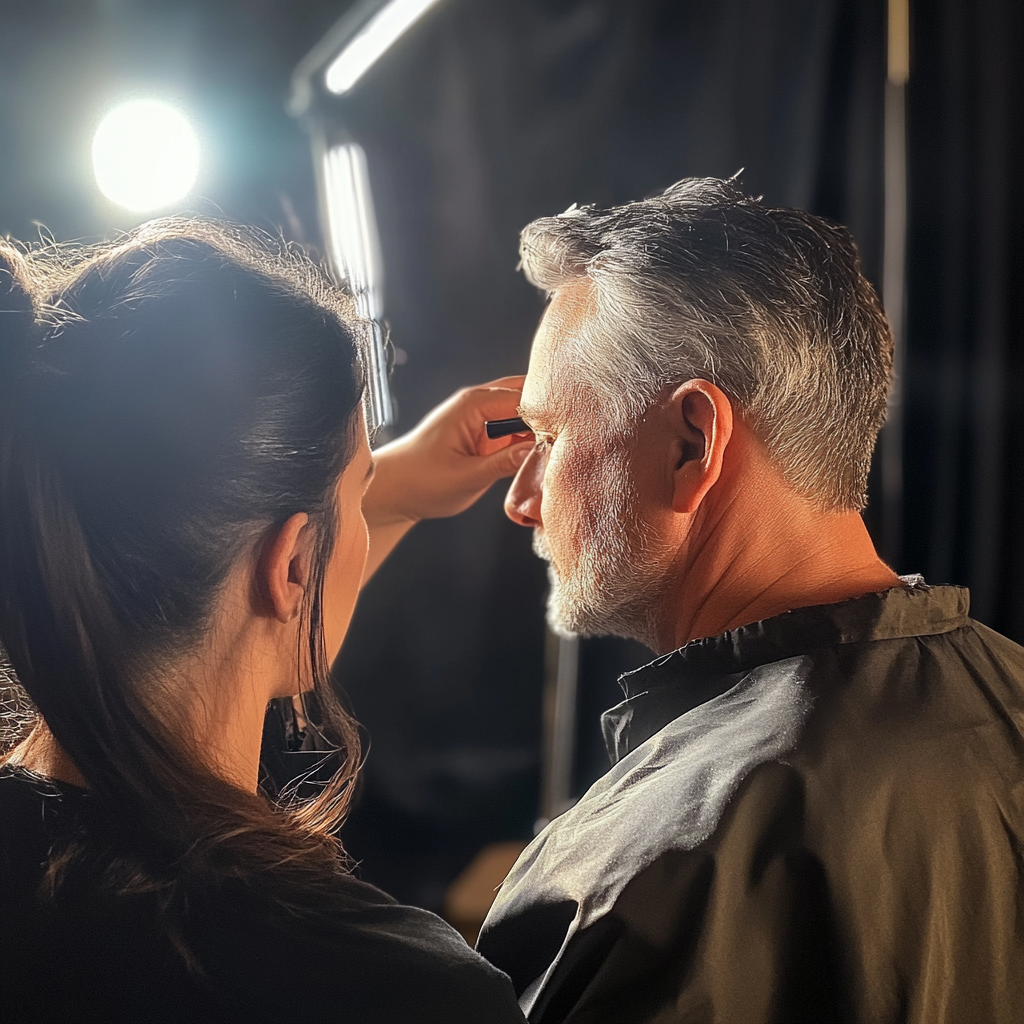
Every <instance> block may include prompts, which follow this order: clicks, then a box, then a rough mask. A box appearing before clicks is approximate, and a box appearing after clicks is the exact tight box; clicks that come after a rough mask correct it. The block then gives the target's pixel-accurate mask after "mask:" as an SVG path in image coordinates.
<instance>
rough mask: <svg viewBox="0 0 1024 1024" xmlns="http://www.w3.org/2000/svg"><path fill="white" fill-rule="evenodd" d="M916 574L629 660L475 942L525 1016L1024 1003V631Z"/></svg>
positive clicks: (919, 1016)
mask: <svg viewBox="0 0 1024 1024" xmlns="http://www.w3.org/2000/svg"><path fill="white" fill-rule="evenodd" d="M967 610H968V596H967V592H966V591H965V590H962V589H959V588H953V587H941V588H929V587H926V586H924V585H923V584H920V583H918V584H917V585H913V586H909V587H905V588H897V589H894V590H889V591H885V592H883V593H879V594H872V595H868V596H866V597H863V598H860V599H858V600H854V601H848V602H844V603H841V604H837V605H829V606H821V607H815V608H805V609H800V610H798V611H794V612H790V613H788V614H785V615H781V616H778V617H776V618H773V619H770V620H766V621H764V622H760V623H756V624H753V625H750V626H744V627H742V628H740V629H737V630H733V631H731V632H728V633H725V634H723V635H721V636H718V637H713V638H709V639H705V640H699V641H695V642H693V643H691V644H689V645H687V646H686V647H684V648H682V649H681V650H679V651H676V652H674V653H673V654H670V655H667V656H665V657H663V658H659V659H658V660H657V661H655V662H653V663H652V664H651V665H648V666H646V667H645V668H643V669H640V670H638V671H636V672H634V673H630V674H628V675H626V676H624V677H623V679H622V684H623V688H624V690H625V692H626V697H627V699H626V700H625V701H624V702H623V703H622V704H620V705H619V706H618V707H616V708H614V709H612V710H611V711H610V712H608V713H606V715H605V718H604V727H605V734H606V739H607V742H608V745H609V751H610V753H611V756H612V760H613V767H612V769H611V771H610V772H609V773H608V774H607V775H605V776H604V777H603V778H602V779H600V780H599V781H598V782H597V783H596V784H595V785H594V786H593V787H592V788H591V789H590V791H589V792H588V793H587V794H586V795H585V796H584V797H583V798H582V799H581V800H580V802H579V803H578V804H577V805H576V806H575V807H573V808H572V809H571V810H569V811H567V812H566V813H565V814H563V815H562V816H561V817H559V818H558V819H556V820H555V821H553V822H552V823H551V824H550V825H549V826H548V827H547V828H546V829H545V831H544V832H542V833H541V834H540V835H539V836H538V837H537V839H536V840H535V841H534V842H533V844H532V845H531V846H530V847H529V848H528V849H527V850H526V851H525V852H524V854H523V855H522V857H521V858H520V860H519V862H518V863H517V865H516V866H515V868H513V870H512V872H511V873H510V875H509V877H508V879H507V880H506V882H505V883H504V885H503V886H502V888H501V890H500V892H499V895H498V898H497V901H496V902H495V904H494V906H493V908H492V910H491V913H490V915H489V917H488V919H487V921H486V922H485V924H484V927H483V930H482V933H481V937H480V941H479V945H478V948H479V949H480V951H481V952H483V953H484V954H485V955H486V956H487V957H488V958H489V959H490V960H491V961H492V962H493V963H495V964H496V965H498V966H499V967H501V968H502V969H503V970H505V971H506V972H508V974H510V975H511V977H512V980H513V983H514V985H515V986H516V990H517V992H518V993H519V995H520V1005H521V1006H522V1007H523V1009H524V1010H525V1011H526V1012H527V1015H528V1017H529V1018H530V1020H531V1021H533V1022H538V1024H539V1022H549V1021H573V1022H584V1021H586V1022H607V1024H630V1022H652V1024H653V1022H655V1021H656V1022H659V1024H662V1022H664V1024H668V1022H682V1021H686V1022H702V1021H708V1022H710V1021H720V1022H724V1024H741V1022H744V1021H780V1022H789V1024H792V1022H797V1021H817V1022H824V1021H828V1022H830V1024H835V1022H840V1021H858V1022H864V1024H866V1022H896V1021H907V1022H915V1024H943V1022H961V1024H962V1022H974V1021H985V1022H987V1024H1020V1022H1021V1021H1024V650H1022V648H1020V647H1019V646H1017V645H1016V644H1014V643H1012V642H1011V641H1009V640H1007V639H1006V638H1005V637H1002V636H1000V635H999V634H997V633H994V632H992V631H991V630H989V629H987V628H986V627H984V626H982V625H980V624H979V623H977V622H974V621H972V620H970V619H969V618H968V617H967Z"/></svg>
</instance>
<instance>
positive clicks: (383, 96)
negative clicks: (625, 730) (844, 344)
mask: <svg viewBox="0 0 1024 1024" xmlns="http://www.w3.org/2000/svg"><path fill="white" fill-rule="evenodd" d="M347 6H348V4H347V2H346V0H335V2H324V0H289V2H283V0H281V2H271V0H149V2H145V0H33V2H31V3H29V2H21V3H12V2H10V0H2V2H0V231H3V232H4V233H8V234H11V235H13V236H15V237H18V238H21V239H32V238H36V237H38V236H39V233H40V230H41V229H40V227H39V225H40V224H41V225H44V226H45V228H44V230H45V231H47V232H50V233H52V235H53V236H54V237H56V238H58V239H61V240H64V239H71V238H88V239H91V238H99V237H104V236H109V235H110V234H111V233H112V232H114V231H116V230H118V229H123V228H128V227H130V226H132V224H133V223H135V222H136V220H133V219H132V218H131V216H129V215H126V214H123V213H121V212H119V211H118V210H117V209H116V208H115V207H113V206H112V205H110V204H109V203H107V202H106V200H104V199H103V198H102V197H101V196H100V195H99V193H98V192H97V190H96V188H95V186H94V184H93V178H92V172H91V166H90V160H89V146H90V142H91V136H92V132H93V131H94V129H95V126H96V124H97V123H98V121H99V119H100V117H101V116H102V114H103V113H104V112H105V110H106V109H107V108H108V107H109V106H110V105H112V104H113V103H114V102H116V101H118V100H120V99H122V98H127V97H128V96H130V95H132V94H145V95H155V96H159V97H163V98H166V99H170V100H172V101H174V102H176V103H178V104H180V105H181V106H183V107H184V108H185V109H186V110H187V111H188V112H189V114H190V115H191V117H192V119H193V121H194V123H195V124H196V125H197V127H198V130H199V132H200V135H201V142H202V145H203V153H204V165H203V171H202V172H201V174H202V176H201V179H200V182H199V184H198V186H197V189H196V192H195V194H194V196H193V197H192V198H191V199H190V200H189V201H188V203H189V205H188V208H189V209H192V210H198V211H199V212H203V213H208V214H223V215H225V216H229V217H233V218H237V219H241V220H245V221H250V222H253V223H256V224H259V225H261V226H263V227H265V228H270V229H273V230H277V229H280V230H282V231H283V232H284V233H285V234H286V235H287V236H288V237H289V238H292V239H295V240H297V241H302V242H306V243H310V244H317V243H318V242H319V238H318V233H317V226H316V213H315V202H314V191H313V175H312V165H311V162H310V155H309V146H308V140H307V137H306V136H305V134H304V131H303V127H302V125H301V124H300V123H298V122H296V121H294V120H292V119H291V118H290V117H289V116H288V115H287V113H286V112H285V102H286V99H287V95H288V91H289V77H290V74H291V71H292V68H293V67H294V65H295V64H296V63H297V62H298V60H299V59H300V57H302V55H303V54H304V53H305V52H306V51H307V50H308V49H309V48H310V47H311V46H312V45H313V44H314V43H315V42H316V41H317V40H318V39H319V38H320V36H321V35H322V34H323V33H324V32H325V31H326V30H327V29H328V28H329V27H330V25H331V24H332V23H333V22H334V20H335V19H336V18H337V17H338V16H339V15H340V14H342V13H343V12H344V10H345V8H346V7H347ZM911 16H912V33H911V43H912V55H911V68H912V71H911V79H910V84H909V88H908V138H909V175H910V227H909V251H908V303H909V305H908V315H907V365H906V374H905V381H904V384H905V402H906V405H905V410H906V426H905V444H904V463H905V467H906V475H905V500H904V514H903V536H902V538H901V540H902V543H901V552H900V555H899V558H898V561H897V566H896V567H897V568H898V569H899V570H900V571H919V572H922V573H924V575H925V576H926V578H927V579H928V580H929V581H931V582H934V583H944V582H956V583H962V584H966V585H968V586H970V587H971V589H972V597H973V608H974V614H975V615H976V616H977V617H978V618H980V619H981V620H982V621H983V622H986V623H987V624H989V625H991V626H993V627H994V628H996V629H999V630H1000V631H1002V632H1004V633H1006V634H1008V635H1010V636H1012V637H1014V638H1015V639H1016V640H1018V641H1024V598H1022V592H1021V586H1020V584H1019V583H1018V581H1019V580H1020V579H1021V578H1022V570H1024V564H1022V563H1024V512H1022V509H1024V339H1022V330H1021V326H1020V324H1021V319H1022V314H1024V310H1022V308H1021V307H1022V296H1024V288H1022V283H1024V267H1022V261H1024V209H1022V207H1024V188H1022V185H1021V167H1022V159H1021V157H1022V156H1024V154H1022V151H1021V150H1022V139H1024V131H1022V130H1021V126H1022V113H1024V111H1022V88H1021V86H1022V82H1021V77H1022V72H1021V67H1022V62H1021V60H1020V54H1021V52H1022V45H1021V44H1022V42H1024V32H1022V18H1024V5H1022V4H1020V3H1019V2H1015V0H934V2H924V0H922V2H919V3H912V5H911ZM885 31H886V30H885V4H884V2H883V0H717V2H714V3H708V2H706V0H704V2H697V0H671V2H670V0H630V2H626V0H618V2H612V0H442V3H441V4H440V5H439V6H438V8H437V9H435V10H434V11H432V12H431V13H430V14H428V15H427V16H426V17H425V18H424V20H423V21H422V22H421V23H420V24H419V25H417V26H416V27H415V28H414V29H413V30H412V31H411V32H410V33H409V35H408V36H407V37H406V38H405V39H403V40H402V41H401V42H400V43H399V44H398V45H397V46H396V47H395V48H394V50H393V51H391V52H390V53H389V54H388V55H387V56H386V57H385V58H384V60H383V61H382V62H381V63H380V65H379V66H378V67H377V68H375V69H374V70H373V71H371V73H370V74H369V75H367V77H366V78H365V79H364V80H363V81H362V82H361V83H360V84H359V86H358V87H357V89H356V90H355V92H354V93H353V94H352V95H351V98H350V99H349V100H348V101H347V102H346V103H345V105H344V107H343V108H339V109H338V110H337V111H336V113H337V116H339V117H340V118H342V119H343V120H344V122H345V123H346V124H347V125H348V127H349V129H350V130H351V132H352V133H353V135H354V136H355V137H356V138H357V139H358V140H359V141H360V142H361V143H362V144H363V146H364V147H365V148H366V150H367V154H368V160H369V166H370V173H371V178H372V184H373V190H374V195H375V200H376V206H377V213H378V219H379V222H380V228H381V234H382V245H383V251H384V259H385V264H386V273H387V289H386V303H387V315H388V318H389V320H390V322H391V326H392V331H393V335H394V338H395V340H396V343H397V344H398V346H400V348H401V349H402V350H403V351H404V353H406V355H407V361H406V362H405V363H404V365H401V366H400V367H399V368H398V369H397V371H396V375H395V379H394V390H395V393H396V395H397V398H398V401H399V403H400V411H401V417H400V423H399V427H400V428H404V427H408V426H411V425H412V424H413V423H415V422H416V420H417V419H418V418H419V416H420V415H422V413H424V412H425V411H426V410H427V409H429V408H430V407H431V406H433V405H434V404H435V403H437V402H438V401H440V400H441V399H443V398H444V397H446V396H447V395H448V394H449V393H450V392H451V391H452V390H454V389H455V388H456V387H458V386H459V385H461V384H464V383H470V382H476V381H482V380H487V379H491V378H494V377H497V376H502V375H505V374H507V373H511V372H517V371H522V370H523V369H524V368H525V365H526V358H527V353H528V349H529V341H530V336H531V334H532V331H533V328H534V326H535V323H536V320H537V317H538V315H539V313H540V311H541V308H542V304H541V300H540V298H539V296H537V295H536V294H535V293H534V292H533V290H532V289H531V288H530V287H529V286H528V285H527V284H526V282H525V281H524V280H523V279H522V278H521V276H520V275H518V274H517V273H516V272H515V266H516V260H517V256H516V243H517V234H518V231H519V229H520V228H521V227H522V226H523V224H525V223H526V222H527V221H528V220H530V219H532V218H534V217H536V216H541V215H548V214H552V213H556V212H559V211H561V210H562V209H564V208H565V207H567V206H568V205H569V204H570V203H572V202H580V203H599V204H607V203H616V202H622V201H624V200H628V199H633V198H637V197H641V196H644V195H646V194H649V193H651V192H652V191H655V190H657V189H659V188H662V187H664V186H665V185H668V184H669V183H671V182H672V181H674V180H676V179H678V178H680V177H683V176H687V175H694V174H714V175H720V176H728V175H731V174H733V173H734V172H736V171H738V170H740V169H741V168H743V169H744V170H743V174H742V181H743V183H744V184H745V186H746V188H747V189H748V191H750V192H753V193H755V194H761V195H763V196H764V197H765V199H766V200H767V201H768V202H771V203H773V204H788V205H795V206H801V207H804V208H807V209H809V210H811V211H813V212H816V213H820V214H824V215H826V216H829V217H832V218H834V219H837V220H840V221H843V222H844V223H847V224H848V225H849V226H850V227H851V229H852V230H853V232H854V235H855V237H856V238H857V241H858V244H859V246H860V249H861V253H862V256H863V260H864V265H865V269H866V272H867V274H868V276H869V277H871V278H872V280H874V281H875V282H876V284H877V283H878V282H879V278H880V270H881V240H882V214H883V208H882V166H883V165H882V157H883V153H882V125H883V108H884V88H885V74H886V59H885V40H886V35H885ZM875 490H876V491H877V486H875ZM501 497H502V494H501V492H500V489H495V491H494V492H493V493H491V494H489V495H488V496H487V497H486V498H485V499H484V500H483V501H481V502H480V503H479V505H478V506H477V507H476V508H474V509H473V510H472V511H471V512H469V513H467V514H466V515H464V516H462V517H459V518H458V519H455V520H451V521H443V522H435V523H427V524H424V525H422V526H420V527H418V528H417V530H416V531H414V533H413V534H412V535H411V536H410V537H409V538H408V539H407V540H406V541H404V542H403V545H402V547H401V549H400V550H399V551H398V552H397V553H396V555H395V557H394V558H393V559H392V560H391V561H390V562H389V563H388V564H386V565H385V566H384V568H383V569H382V570H381V572H380V573H379V574H378V576H377V578H375V580H374V581H373V582H372V583H371V585H370V586H369V588H368V589H367V592H366V593H365V595H364V600H363V602H362V604H361V607H360V609H359V611H358V613H357V616H356V620H355V622H354V624H353V628H352V633H351V635H350V639H349V641H347V643H346V647H345V650H344V652H343V654H342V656H341V658H340V661H339V664H338V666H337V671H338V676H339V678H340V681H341V683H342V685H343V686H344V687H345V689H346V691H347V693H348V694H349V697H350V699H351V702H352V704H353V705H354V708H355V710H356V713H357V714H358V716H359V717H360V719H361V720H362V721H363V722H364V723H365V725H366V727H367V730H368V734H369V737H370V741H371V751H370V755H369V759H368V763H367V769H366V773H365V783H364V788H363V792H362V796H361V802H360V805H359V807H358V809H357V811H356V812H355V814H354V816H353V818H352V820H351V822H350V823H349V825H348V826H347V827H346V841H347V842H348V845H349V847H350V849H351V850H352V852H353V853H354V854H355V855H356V856H357V857H359V858H361V859H362V862H363V866H362V870H363V873H364V876H365V877H368V878H370V879H371V880H374V881H377V882H378V883H380V884H382V885H383V886H384V887H385V888H388V889H390V890H391V891H393V892H394V893H395V894H396V895H399V896H400V897H402V898H405V899H407V900H410V901H414V902H418V903H421V904H423V905H425V906H429V907H432V908H437V907H439V906H440V904H441V899H442V894H443V892H444V889H445V887H446V885H447V884H448V882H449V881H450V880H451V879H452V878H453V877H454V876H455V874H456V873H457V872H458V871H459V870H460V869H461V867H462V866H463V865H464V864H465V863H466V862H468V861H469V859H470V858H471V857H472V855H473V854H474V853H475V852H476V850H478V849H479V848H480V847H481V846H483V845H484V844H485V843H488V842H491V841H494V840H500V839H509V838H520V837H521V838H527V837H528V836H529V835H530V832H531V827H532V823H533V820H534V818H535V817H536V815H537V799H538V790H539V750H540V731H541V685H542V676H543V650H544V628H543V617H542V609H543V598H544V587H545V583H544V574H543V571H542V567H541V566H540V564H539V563H538V562H537V561H536V560H535V559H534V558H533V557H532V555H531V554H530V552H529V536H528V534H527V532H526V531H524V530H520V529H518V528H516V527H514V526H513V525H512V524H511V523H509V522H508V521H506V520H505V519H504V517H503V515H502V512H501ZM876 497H877V495H876ZM867 518H868V522H869V525H870V526H871V527H872V528H873V529H874V528H875V527H876V525H877V522H878V503H877V500H876V501H874V502H873V504H872V506H871V508H869V510H868V514H867ZM643 657H644V652H643V651H642V649H637V648H636V647H635V645H627V644H624V643H621V642H618V641H611V640H601V641H589V642H587V643H585V644H584V647H583V653H582V685H583V690H582V693H581V702H580V753H579V757H578V759H577V760H578V764H577V775H578V778H577V782H578V786H579V787H581V788H582V787H583V786H584V785H585V784H586V783H587V782H588V780H590V779H592V778H593V777H595V776H596V774H598V773H599V772H600V771H601V770H602V761H603V757H604V755H603V751H602V749H601V746H600V739H599V732H598V729H597V716H598V714H599V712H600V710H601V709H602V708H603V707H605V706H607V705H609V704H611V703H613V702H615V701H616V700H617V691H616V687H615V678H616V676H617V674H618V672H620V671H622V670H624V669H626V668H629V667H633V666H635V665H636V664H638V663H639V662H640V661H641V660H642V658H643Z"/></svg>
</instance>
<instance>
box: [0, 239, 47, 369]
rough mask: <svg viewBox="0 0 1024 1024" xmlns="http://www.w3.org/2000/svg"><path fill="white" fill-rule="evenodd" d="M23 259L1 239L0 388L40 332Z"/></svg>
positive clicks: (27, 272) (21, 362)
mask: <svg viewBox="0 0 1024 1024" xmlns="http://www.w3.org/2000/svg"><path fill="white" fill-rule="evenodd" d="M30 281H31V277H30V273H29V268H28V266H27V264H26V262H25V258H24V257H23V256H22V255H21V253H20V252H18V250H17V249H16V248H14V246H12V245H11V244H10V243H8V242H4V241H3V240H2V239H0V388H2V387H4V386H5V385H7V384H8V383H9V382H10V379H11V376H12V371H14V369H15V367H18V366H20V365H22V364H23V363H24V361H25V359H26V357H27V355H28V352H29V350H30V348H31V346H32V343H33V342H34V341H35V339H36V337H37V336H38V334H39V327H38V325H37V323H36V309H35V303H34V302H33V301H32V293H31V291H30V288H31V285H30Z"/></svg>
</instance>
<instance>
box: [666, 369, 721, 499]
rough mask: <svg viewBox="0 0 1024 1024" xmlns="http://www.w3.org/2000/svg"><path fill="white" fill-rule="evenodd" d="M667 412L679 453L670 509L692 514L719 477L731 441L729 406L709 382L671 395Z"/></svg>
mask: <svg viewBox="0 0 1024 1024" xmlns="http://www.w3.org/2000/svg"><path fill="white" fill-rule="evenodd" d="M668 409H669V413H670V416H671V421H672V423H673V427H674V429H675V430H676V431H677V445H678V448H677V450H678V452H679V461H678V465H677V466H676V469H675V473H674V475H673V488H672V508H673V510H674V511H676V512H680V513H689V514H692V513H694V512H696V511H697V509H698V507H699V506H700V503H701V502H702V501H703V500H704V496H705V495H706V494H707V493H708V491H709V490H711V488H712V487H713V486H714V485H715V483H717V481H718V478H719V476H721V473H722V459H723V457H724V455H725V449H726V447H727V446H728V444H729V439H730V438H731V437H732V427H733V415H732V402H730V401H729V399H728V397H727V396H726V394H725V392H724V391H722V389H721V388H719V387H717V386H716V385H714V384H712V383H711V382H710V381H706V380H688V381H687V382H686V383H685V384H681V385H680V386H679V387H678V388H676V390H675V391H673V392H672V395H671V396H670V398H669V401H668Z"/></svg>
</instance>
